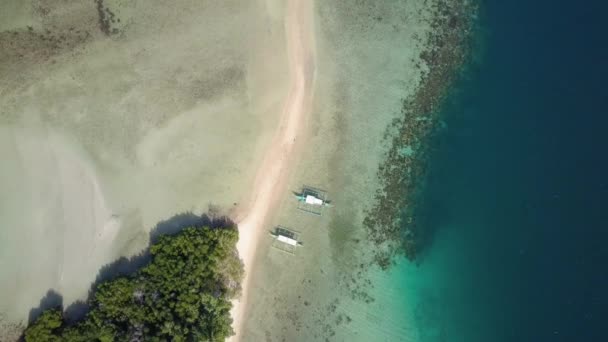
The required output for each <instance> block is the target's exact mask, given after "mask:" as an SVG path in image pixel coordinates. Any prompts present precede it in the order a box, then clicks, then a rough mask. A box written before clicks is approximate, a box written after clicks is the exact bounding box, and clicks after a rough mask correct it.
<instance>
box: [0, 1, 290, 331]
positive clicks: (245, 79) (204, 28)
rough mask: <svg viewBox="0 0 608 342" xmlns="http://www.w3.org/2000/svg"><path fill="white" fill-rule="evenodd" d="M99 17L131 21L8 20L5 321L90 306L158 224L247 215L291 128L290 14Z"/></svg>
mask: <svg viewBox="0 0 608 342" xmlns="http://www.w3.org/2000/svg"><path fill="white" fill-rule="evenodd" d="M103 5H104V6H105V7H104V8H107V11H110V12H112V13H113V14H114V18H118V19H120V21H117V20H115V21H114V22H113V23H111V25H110V26H111V27H110V29H111V30H113V29H116V31H115V33H111V34H109V35H106V34H104V33H103V31H102V30H101V28H100V27H99V20H98V19H99V18H98V11H97V8H96V6H95V3H94V2H92V1H91V2H81V1H48V2H40V1H25V2H22V1H4V2H3V3H2V4H1V5H0V13H2V18H3V20H2V23H1V24H0V43H1V45H2V46H3V49H2V50H1V51H0V61H2V62H1V63H0V75H1V76H2V77H0V156H1V157H2V160H3V165H4V166H3V167H2V168H1V169H0V227H1V228H0V229H1V230H0V237H1V238H0V245H1V246H0V317H3V319H4V320H6V321H10V322H19V321H21V322H23V321H24V320H26V319H27V318H28V314H29V312H30V310H31V309H32V308H35V307H37V306H38V305H39V303H40V301H41V299H42V298H43V297H44V296H45V294H46V293H47V291H49V290H53V291H55V292H57V293H58V294H59V295H60V296H61V297H62V301H63V304H64V305H65V306H67V305H69V304H70V303H72V302H74V301H75V300H77V299H82V298H84V297H85V296H86V294H87V291H88V289H89V286H90V285H91V283H92V282H93V281H94V280H95V278H96V276H97V273H98V271H99V269H100V268H101V267H102V266H103V265H105V264H108V263H110V262H112V261H114V260H116V259H117V258H118V257H119V256H123V255H125V256H129V255H131V254H133V253H136V252H138V251H139V250H141V249H142V248H143V247H144V246H146V245H147V243H148V238H149V236H148V233H149V231H150V230H151V229H153V228H154V226H155V225H156V224H157V223H158V222H159V221H162V220H166V219H169V218H171V217H172V216H173V215H176V214H179V213H184V212H190V211H191V212H194V213H197V214H200V213H202V212H207V211H208V210H209V209H212V210H213V211H215V212H218V213H223V214H229V215H233V214H235V213H236V212H242V211H243V210H242V209H240V207H241V206H243V205H244V204H245V203H247V202H249V200H250V193H251V187H252V185H253V183H254V180H255V176H256V172H257V170H258V169H259V165H261V163H262V159H263V158H264V155H265V151H266V150H267V149H268V146H269V144H270V143H271V140H272V139H273V137H274V136H275V133H276V131H277V128H278V127H279V124H280V121H279V118H280V117H281V112H282V109H283V106H284V101H285V98H286V96H287V91H288V89H289V87H288V85H289V81H290V79H289V73H288V71H287V70H288V64H287V55H286V48H285V32H284V24H283V23H284V21H283V19H284V18H283V16H282V11H283V8H282V5H281V2H275V1H264V0H259V1H237V0H234V1H233V0H230V1H217V2H200V1H193V0H191V1H189V0H180V1H177V2H174V3H173V5H172V6H171V7H170V8H167V7H166V6H165V5H163V4H162V3H150V2H148V1H133V2H123V1H110V0H106V1H104V2H103ZM6 13H12V15H6ZM76 14H77V15H76ZM30 27H31V28H30ZM112 32H114V31H112ZM4 47H7V48H4Z"/></svg>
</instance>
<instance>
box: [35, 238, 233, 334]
mask: <svg viewBox="0 0 608 342" xmlns="http://www.w3.org/2000/svg"><path fill="white" fill-rule="evenodd" d="M237 240H238V231H237V230H236V228H235V227H227V228H213V229H212V228H208V227H203V228H195V227H192V228H186V229H184V230H183V231H181V232H180V233H178V234H176V235H173V236H169V235H164V236H161V237H160V239H159V241H158V242H157V243H155V244H153V245H152V246H151V247H150V254H151V256H152V260H151V262H150V263H149V264H147V265H146V266H144V267H143V268H142V269H140V270H139V271H137V272H136V273H135V274H133V275H131V276H128V277H120V278H117V279H113V280H110V281H106V282H103V283H101V284H99V285H98V286H97V289H96V291H95V292H94V294H93V296H92V298H91V299H90V300H89V305H90V307H91V309H90V311H89V312H88V313H87V315H86V316H85V318H84V319H83V320H82V321H80V322H76V323H74V324H67V323H66V322H65V320H64V319H63V317H62V312H61V310H59V309H50V310H47V311H45V312H44V313H43V314H42V315H40V316H39V317H38V319H37V320H36V321H34V322H33V323H32V324H31V325H30V326H29V327H28V328H27V329H26V331H25V335H24V337H25V340H26V341H27V342H33V341H35V342H45V341H68V342H72V341H83V342H84V341H100V342H105V341H223V340H224V339H225V338H226V337H228V336H230V335H232V334H233V330H232V327H231V324H232V318H231V317H230V308H231V302H230V300H231V299H232V298H234V297H235V296H236V295H237V294H238V292H239V291H240V285H239V283H240V280H241V278H242V275H243V267H242V263H241V261H240V259H239V257H238V253H237V251H236V248H235V246H236V242H237Z"/></svg>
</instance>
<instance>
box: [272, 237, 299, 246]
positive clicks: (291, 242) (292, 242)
mask: <svg viewBox="0 0 608 342" xmlns="http://www.w3.org/2000/svg"><path fill="white" fill-rule="evenodd" d="M277 240H279V241H281V242H284V243H286V244H288V245H292V246H297V245H298V241H296V240H294V239H292V238H288V237H287V236H285V235H279V236H277Z"/></svg>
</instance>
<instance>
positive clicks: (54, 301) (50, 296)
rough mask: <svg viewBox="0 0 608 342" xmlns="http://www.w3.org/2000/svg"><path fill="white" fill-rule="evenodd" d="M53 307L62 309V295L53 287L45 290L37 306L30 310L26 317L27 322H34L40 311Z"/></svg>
mask: <svg viewBox="0 0 608 342" xmlns="http://www.w3.org/2000/svg"><path fill="white" fill-rule="evenodd" d="M53 308H60V309H62V310H63V296H61V295H60V294H59V293H58V292H57V291H55V290H54V289H50V290H48V291H47V292H46V294H45V295H44V297H42V299H40V303H39V304H38V306H37V307H35V308H32V309H31V310H30V313H29V315H28V319H27V322H28V324H32V322H34V321H35V320H36V318H38V316H40V315H41V314H42V312H44V311H46V310H48V309H53Z"/></svg>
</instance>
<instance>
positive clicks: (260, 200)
mask: <svg viewBox="0 0 608 342" xmlns="http://www.w3.org/2000/svg"><path fill="white" fill-rule="evenodd" d="M285 29H286V30H285V31H286V39H287V55H288V59H289V72H290V85H289V93H288V95H287V99H286V100H285V105H284V107H283V112H282V114H281V125H280V126H279V129H278V131H277V134H276V135H275V137H274V139H273V141H272V143H271V145H270V147H269V150H268V151H267V152H266V155H265V157H264V160H263V162H262V164H261V166H260V168H259V170H258V172H257V175H256V180H255V183H254V185H253V191H252V195H251V199H252V200H251V202H250V204H249V207H248V210H246V212H245V215H244V217H243V219H242V220H238V225H239V234H240V238H239V241H238V244H237V248H238V251H239V254H240V256H241V258H242V259H243V263H244V265H245V278H244V279H243V284H242V286H243V293H242V295H241V298H240V300H239V301H235V303H233V304H234V306H233V309H232V317H233V319H234V323H233V326H234V329H235V332H236V335H235V336H233V337H232V338H231V339H230V340H232V341H238V340H240V339H241V338H242V337H243V336H242V335H241V332H242V325H243V315H244V311H245V308H246V306H247V296H248V295H249V293H248V289H249V283H250V279H251V277H250V271H251V269H252V263H253V260H254V257H255V252H256V246H257V245H258V242H259V240H260V237H261V236H264V235H265V232H266V231H267V229H266V228H267V227H265V223H266V222H267V221H268V220H267V219H268V216H269V214H270V213H271V211H272V210H273V209H274V208H275V205H276V203H277V201H278V199H279V198H280V197H281V196H284V195H285V185H286V181H287V177H288V175H289V171H290V166H292V165H293V164H294V163H293V162H294V159H295V154H296V153H294V152H295V142H296V138H297V137H298V135H300V136H301V133H302V132H301V130H302V129H303V128H304V126H305V125H304V118H305V116H306V114H307V113H309V112H310V107H311V106H310V104H311V99H312V91H313V83H314V82H313V81H314V73H315V65H314V61H315V53H314V52H315V51H314V46H315V44H314V34H313V32H314V31H313V2H312V1H310V0H291V1H289V2H288V5H287V9H286V14H285Z"/></svg>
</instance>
